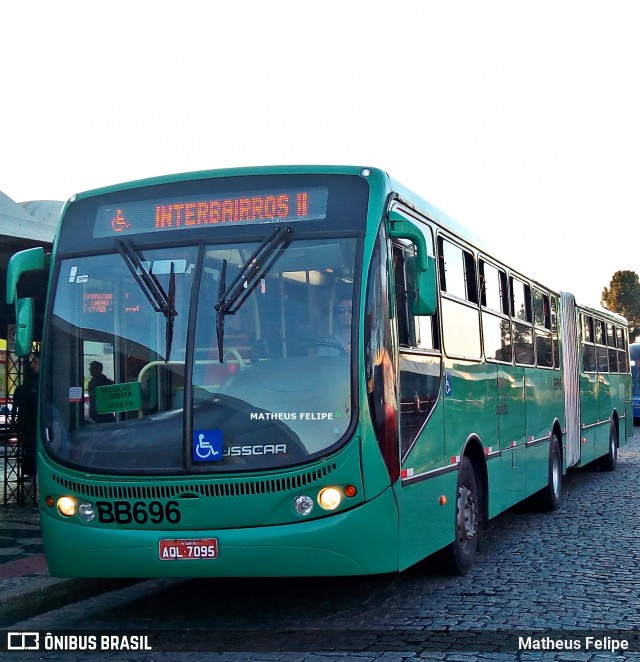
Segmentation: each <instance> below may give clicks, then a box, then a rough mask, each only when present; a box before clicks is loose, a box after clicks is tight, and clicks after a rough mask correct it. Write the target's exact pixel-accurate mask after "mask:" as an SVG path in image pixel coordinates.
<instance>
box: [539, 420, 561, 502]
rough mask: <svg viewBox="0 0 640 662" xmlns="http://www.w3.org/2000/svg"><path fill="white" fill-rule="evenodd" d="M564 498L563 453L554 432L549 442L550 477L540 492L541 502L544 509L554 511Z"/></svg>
mask: <svg viewBox="0 0 640 662" xmlns="http://www.w3.org/2000/svg"><path fill="white" fill-rule="evenodd" d="M561 499H562V455H561V454H560V442H559V441H558V436H557V435H556V433H555V432H554V433H553V434H552V435H551V441H550V443H549V477H548V481H547V486H546V487H545V488H544V489H543V490H542V492H541V493H540V499H539V503H540V506H541V508H542V509H543V510H547V511H549V512H550V511H553V510H558V508H560V501H561Z"/></svg>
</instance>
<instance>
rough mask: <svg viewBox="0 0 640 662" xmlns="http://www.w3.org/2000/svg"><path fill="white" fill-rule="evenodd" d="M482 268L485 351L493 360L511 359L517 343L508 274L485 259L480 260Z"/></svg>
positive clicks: (481, 288)
mask: <svg viewBox="0 0 640 662" xmlns="http://www.w3.org/2000/svg"><path fill="white" fill-rule="evenodd" d="M479 271H480V303H481V304H482V308H483V311H482V328H483V338H484V355H485V357H486V358H487V359H488V360H490V361H500V362H504V363H511V361H512V358H513V345H512V341H511V323H510V321H509V319H508V315H509V297H508V286H507V274H506V273H505V272H504V271H503V270H502V269H498V268H496V267H494V266H493V265H491V264H489V263H488V262H485V261H484V260H480V262H479Z"/></svg>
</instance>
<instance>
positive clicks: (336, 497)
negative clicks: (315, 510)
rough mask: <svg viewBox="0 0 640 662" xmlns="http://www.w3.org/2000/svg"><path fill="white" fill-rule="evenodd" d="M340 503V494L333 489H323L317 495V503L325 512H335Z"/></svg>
mask: <svg viewBox="0 0 640 662" xmlns="http://www.w3.org/2000/svg"><path fill="white" fill-rule="evenodd" d="M341 501H342V494H341V493H340V490H337V489H336V488H335V487H325V488H324V489H322V490H320V493H319V494H318V503H319V504H320V506H321V507H322V508H324V509H325V510H335V509H336V508H337V507H338V506H339V505H340V502H341Z"/></svg>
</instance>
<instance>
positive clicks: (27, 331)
mask: <svg viewBox="0 0 640 662" xmlns="http://www.w3.org/2000/svg"><path fill="white" fill-rule="evenodd" d="M33 318H34V307H33V299H31V298H29V299H16V340H15V349H14V353H15V355H16V356H29V354H30V353H31V343H32V341H33Z"/></svg>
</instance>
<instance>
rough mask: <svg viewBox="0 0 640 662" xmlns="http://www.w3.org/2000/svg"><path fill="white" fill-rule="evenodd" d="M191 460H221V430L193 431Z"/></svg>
mask: <svg viewBox="0 0 640 662" xmlns="http://www.w3.org/2000/svg"><path fill="white" fill-rule="evenodd" d="M191 446H192V450H193V452H192V459H193V461H194V462H219V461H220V460H222V430H194V431H193V440H192V442H191Z"/></svg>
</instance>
